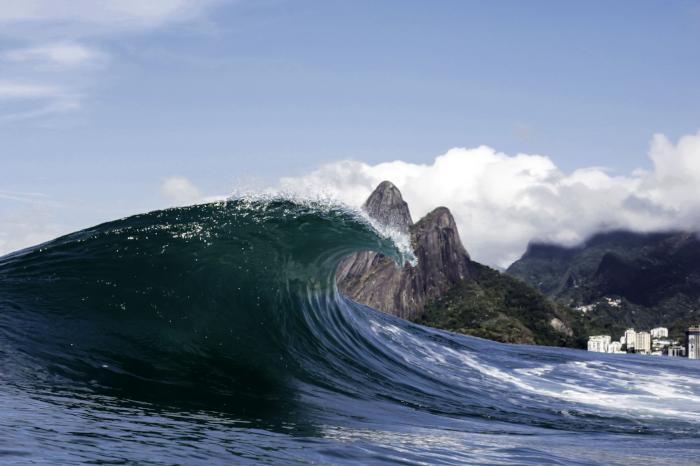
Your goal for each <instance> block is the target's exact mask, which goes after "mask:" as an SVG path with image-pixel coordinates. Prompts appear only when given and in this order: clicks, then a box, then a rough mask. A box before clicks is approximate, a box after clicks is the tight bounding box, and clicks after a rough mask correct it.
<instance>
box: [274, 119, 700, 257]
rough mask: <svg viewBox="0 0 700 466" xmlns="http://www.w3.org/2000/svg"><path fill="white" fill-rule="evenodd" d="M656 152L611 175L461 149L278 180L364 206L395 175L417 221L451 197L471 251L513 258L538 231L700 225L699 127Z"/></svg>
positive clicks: (541, 235) (573, 238)
mask: <svg viewBox="0 0 700 466" xmlns="http://www.w3.org/2000/svg"><path fill="white" fill-rule="evenodd" d="M649 158H650V160H651V162H652V165H653V168H652V170H651V171H648V172H646V171H642V170H636V171H634V172H633V173H631V174H629V175H624V176H614V175H612V174H610V173H609V172H608V171H606V170H605V169H603V168H598V167H591V168H583V169H579V170H576V171H574V172H571V173H565V172H563V171H561V170H560V169H558V168H557V167H556V165H555V164H554V163H553V162H552V160H551V159H549V158H548V157H545V156H542V155H528V154H516V155H512V156H511V155H507V154H504V153H501V152H497V151H496V150H494V149H492V148H491V147H487V146H481V147H477V148H473V149H464V148H455V149H451V150H449V151H448V152H447V153H446V154H444V155H441V156H439V157H437V158H436V159H435V160H434V161H433V163H432V164H429V165H419V164H412V163H406V162H403V161H394V162H388V163H381V164H378V165H368V164H365V163H362V162H355V161H341V162H337V163H332V164H329V165H325V166H323V167H320V168H319V169H317V170H315V171H313V172H311V173H309V174H307V175H305V176H301V177H297V178H284V179H282V180H281V182H280V186H279V188H278V189H280V190H282V191H286V192H292V193H296V194H301V195H306V196H316V195H318V194H319V193H322V194H324V195H330V196H333V197H336V198H338V199H339V200H341V201H344V202H346V203H348V204H351V205H355V206H359V205H360V204H361V203H362V202H363V201H364V200H365V199H366V198H367V196H368V195H369V194H370V192H371V190H372V189H373V188H374V187H375V186H376V185H377V184H378V183H379V182H381V181H382V180H385V179H386V180H390V181H392V182H393V183H394V184H396V185H397V186H398V187H399V189H400V190H401V191H402V193H403V194H404V198H405V199H406V201H407V202H408V203H409V205H410V207H411V212H412V214H413V216H414V220H417V219H418V218H419V217H421V216H423V215H425V214H426V213H427V212H429V211H430V210H432V209H433V208H435V207H437V206H440V205H444V206H447V207H449V208H450V209H451V210H452V212H453V214H454V216H455V219H456V221H457V224H458V226H459V229H460V234H461V236H462V240H463V242H464V244H465V246H466V247H467V249H468V250H469V251H470V253H471V254H472V256H473V257H474V258H475V259H476V260H480V261H483V262H486V263H489V264H492V265H498V266H507V265H508V264H509V263H511V262H512V261H513V260H515V259H517V258H518V257H519V256H520V255H521V254H522V252H523V251H524V250H525V247H526V246H527V243H528V242H529V241H530V240H533V239H534V240H541V241H553V242H558V243H562V244H567V245H573V244H576V243H579V242H581V241H582V240H584V239H585V238H586V237H588V236H590V235H591V234H593V233H595V232H597V231H600V230H606V229H613V228H629V229H633V230H638V231H651V230H659V229H673V228H682V229H698V228H700V132H698V133H697V134H694V135H688V136H685V137H683V138H681V139H680V140H679V141H678V143H677V144H673V143H672V142H671V141H669V140H668V139H667V138H666V137H665V136H663V135H656V136H654V138H653V140H652V143H651V147H650V150H649Z"/></svg>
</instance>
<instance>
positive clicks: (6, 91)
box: [0, 81, 63, 100]
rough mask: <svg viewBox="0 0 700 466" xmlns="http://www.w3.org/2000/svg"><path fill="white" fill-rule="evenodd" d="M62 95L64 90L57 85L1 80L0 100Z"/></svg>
mask: <svg viewBox="0 0 700 466" xmlns="http://www.w3.org/2000/svg"><path fill="white" fill-rule="evenodd" d="M61 95H63V91H62V90H61V89H60V88H58V87H56V86H51V85H43V84H27V83H23V82H14V81H0V100H7V99H45V98H56V97H60V96H61Z"/></svg>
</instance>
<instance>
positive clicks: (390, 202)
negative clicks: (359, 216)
mask: <svg viewBox="0 0 700 466" xmlns="http://www.w3.org/2000/svg"><path fill="white" fill-rule="evenodd" d="M362 208H363V210H365V211H366V212H367V214H368V215H369V216H370V217H371V218H373V219H374V220H376V221H378V222H379V223H380V224H382V225H384V226H387V227H390V228H394V229H396V230H398V231H400V232H402V233H408V229H409V227H410V226H411V225H412V224H413V220H411V212H410V211H409V210H408V204H406V202H405V201H404V200H403V197H402V196H401V191H399V189H398V188H397V187H396V186H394V184H393V183H392V182H391V181H382V182H381V183H380V184H379V186H377V187H376V188H375V189H374V191H373V192H372V194H370V196H369V197H368V198H367V200H366V201H365V203H364V205H363V206H362Z"/></svg>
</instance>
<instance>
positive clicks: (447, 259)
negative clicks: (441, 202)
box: [411, 207, 470, 283]
mask: <svg viewBox="0 0 700 466" xmlns="http://www.w3.org/2000/svg"><path fill="white" fill-rule="evenodd" d="M411 240H412V243H413V248H414V251H415V254H416V257H417V258H418V267H419V268H421V269H423V272H424V275H425V276H426V280H427V281H428V282H432V281H435V280H437V281H440V282H449V283H456V282H458V281H459V280H463V279H465V278H467V277H469V268H470V266H469V263H470V259H469V254H468V253H467V250H466V249H464V246H463V245H462V240H461V239H460V238H459V232H458V231H457V224H456V222H455V219H454V217H453V216H452V213H451V212H450V210H449V209H448V208H447V207H438V208H437V209H434V210H433V211H431V212H430V213H428V214H427V215H426V216H425V217H423V218H422V219H420V220H419V221H418V223H416V224H415V225H414V226H413V227H412V228H411Z"/></svg>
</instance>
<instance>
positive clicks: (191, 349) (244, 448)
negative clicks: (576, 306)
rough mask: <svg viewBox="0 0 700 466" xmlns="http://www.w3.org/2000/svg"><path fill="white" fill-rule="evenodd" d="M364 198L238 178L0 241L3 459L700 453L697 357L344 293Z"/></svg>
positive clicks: (393, 250) (698, 458)
mask: <svg viewBox="0 0 700 466" xmlns="http://www.w3.org/2000/svg"><path fill="white" fill-rule="evenodd" d="M397 244H399V243H397V242H396V241H393V240H392V239H391V238H390V237H389V236H386V235H384V234H382V233H379V232H378V231H377V230H376V229H375V228H373V227H372V226H371V225H370V223H368V222H367V221H366V220H364V219H363V218H362V217H361V216H360V215H359V214H358V213H356V212H352V211H350V210H347V209H345V208H342V207H339V206H333V205H326V204H323V203H313V202H306V203H303V202H294V201H290V200H283V199H277V200H274V199H273V200H243V199H241V200H231V201H228V202H224V203H217V204H208V205H199V206H192V207H185V208H177V209H169V210H164V211H158V212H152V213H148V214H144V215H137V216H134V217H129V218H126V219H122V220H118V221H115V222H111V223H107V224H103V225H100V226H97V227H94V228H90V229H87V230H83V231H80V232H77V233H73V234H70V235H68V236H64V237H62V238H59V239H56V240H54V241H51V242H49V243H45V244H42V245H39V246H36V247H33V248H29V249H26V250H23V251H19V252H16V253H13V254H10V255H8V256H5V257H2V258H0V464H32V465H36V464H51V465H56V464H202V465H212V464H246V463H249V464H309V463H312V464H431V465H432V464H565V465H573V464H577V465H584V464H586V465H587V464H635V465H646V464H662V465H674V464H678V465H689V464H699V462H700V362H698V361H691V360H686V359H681V358H661V357H645V356H633V355H606V354H597V353H587V352H585V351H577V350H570V349H561V348H549V347H535V346H518V345H506V344H500V343H496V342H491V341H486V340H481V339H478V338H471V337H466V336H459V335H454V334H450V333H446V332H442V331H438V330H434V329H429V328H425V327H420V326H417V325H414V324H411V323H408V322H405V321H402V320H399V319H397V318H394V317H392V316H389V315H385V314H383V313H380V312H378V311H375V310H373V309H370V308H367V307H365V306H362V305H359V304H357V303H354V302H352V301H351V300H349V299H347V298H345V297H344V296H342V295H341V294H339V292H338V290H337V288H336V286H335V280H334V271H335V268H336V266H337V264H338V263H339V262H340V261H341V260H342V258H343V257H344V256H346V255H348V254H350V253H352V252H355V251H359V250H367V249H371V250H377V251H381V252H382V253H384V254H386V255H389V256H392V257H394V258H395V259H396V260H397V262H402V261H404V260H407V259H410V256H409V255H407V254H404V253H403V252H402V250H401V248H399V247H398V246H397Z"/></svg>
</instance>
